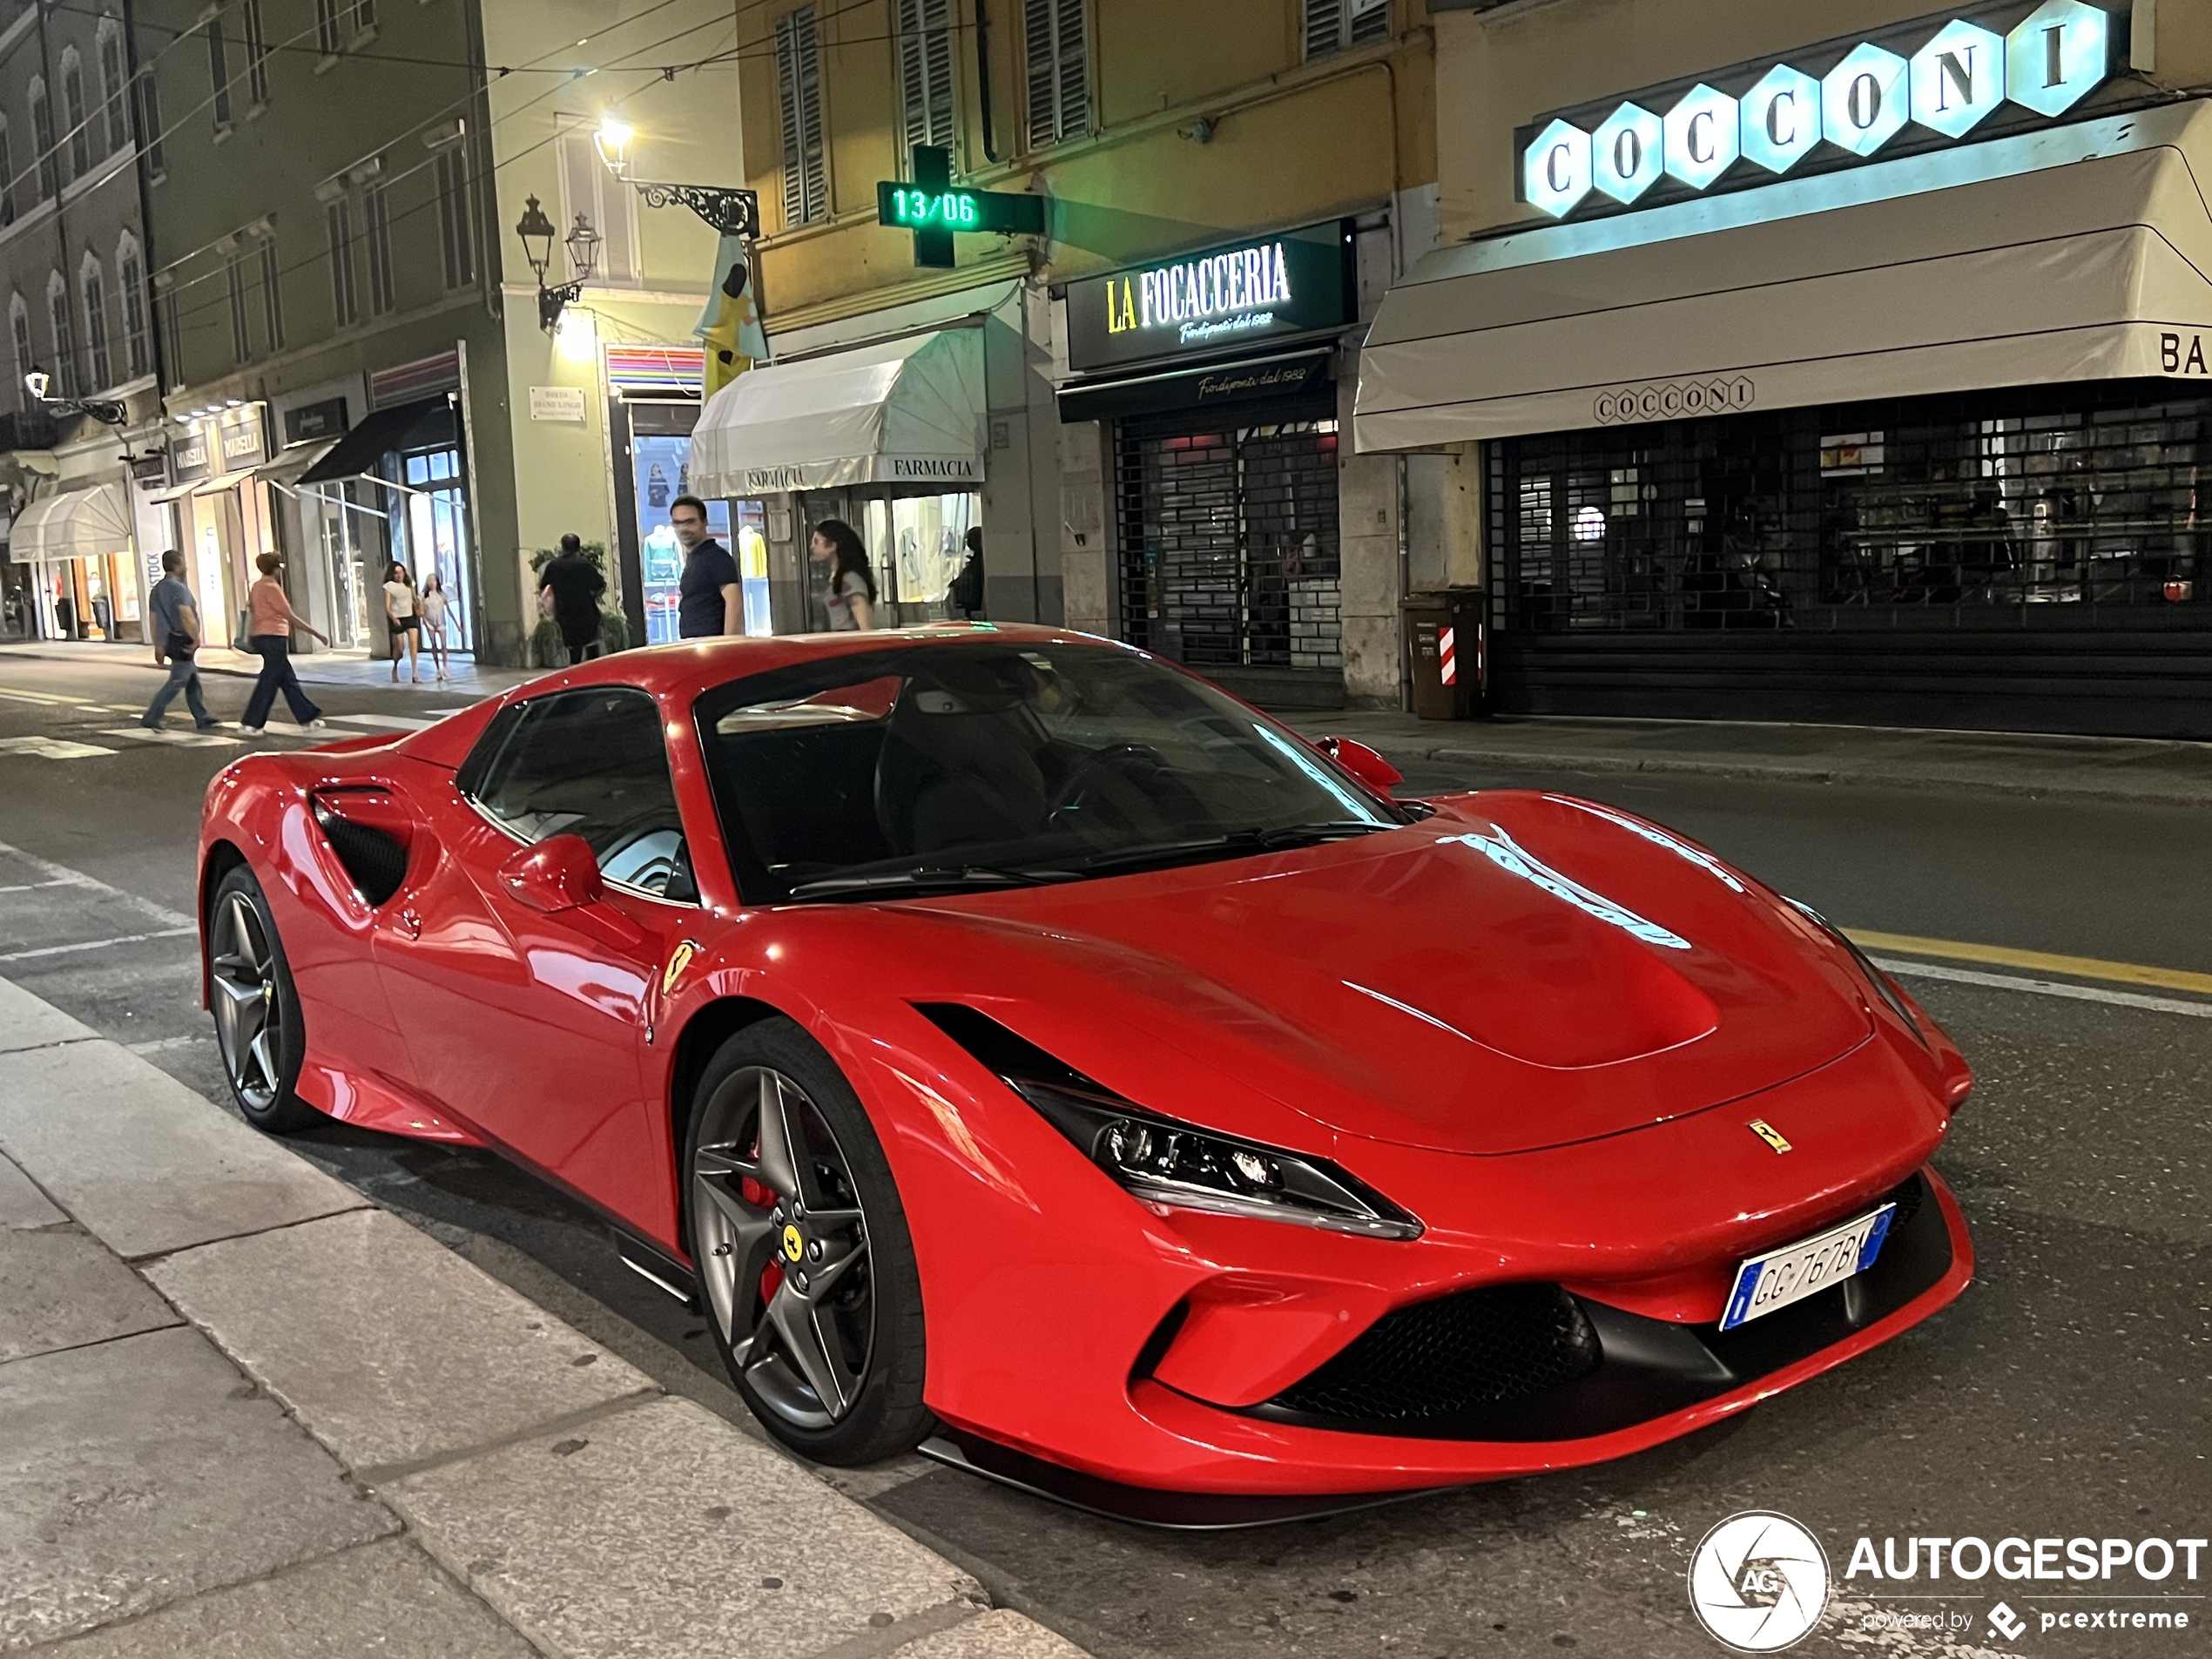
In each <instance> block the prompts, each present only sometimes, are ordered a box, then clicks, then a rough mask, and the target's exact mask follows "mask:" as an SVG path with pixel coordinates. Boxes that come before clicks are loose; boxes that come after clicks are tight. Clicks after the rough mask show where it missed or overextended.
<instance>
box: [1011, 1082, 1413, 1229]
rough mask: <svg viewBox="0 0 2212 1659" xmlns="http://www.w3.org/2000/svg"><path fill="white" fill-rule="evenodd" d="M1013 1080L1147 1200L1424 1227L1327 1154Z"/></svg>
mask: <svg viewBox="0 0 2212 1659" xmlns="http://www.w3.org/2000/svg"><path fill="white" fill-rule="evenodd" d="M1007 1082H1008V1083H1009V1084H1011V1085H1012V1086H1013V1088H1014V1089H1015V1092H1017V1093H1018V1094H1020V1095H1021V1096H1022V1099H1024V1100H1026V1101H1028V1103H1029V1104H1030V1105H1032V1106H1034V1107H1035V1108H1036V1109H1037V1111H1038V1112H1039V1114H1041V1115H1042V1116H1043V1118H1044V1119H1045V1121H1046V1122H1047V1123H1050V1124H1051V1125H1052V1126H1053V1127H1054V1128H1055V1129H1056V1130H1059V1131H1060V1132H1061V1133H1062V1135H1064V1136H1067V1137H1068V1138H1069V1140H1070V1141H1072V1142H1074V1143H1075V1144H1076V1147H1077V1148H1078V1149H1079V1150H1081V1151H1082V1154H1083V1156H1084V1157H1088V1158H1089V1159H1090V1161H1091V1162H1092V1163H1096V1165H1098V1167H1099V1168H1100V1169H1102V1170H1105V1171H1106V1173H1107V1174H1108V1175H1109V1176H1111V1177H1113V1178H1114V1179H1115V1180H1116V1181H1117V1182H1119V1183H1120V1184H1122V1186H1123V1188H1125V1189H1126V1190H1128V1191H1129V1193H1130V1196H1132V1197H1136V1198H1140V1199H1143V1200H1144V1201H1145V1202H1146V1203H1149V1204H1171V1205H1175V1206H1177V1207H1178V1208H1181V1209H1184V1210H1204V1211H1210V1212H1211V1213H1213V1214H1215V1215H1223V1216H1252V1217H1259V1218H1261V1219H1264V1220H1267V1221H1287V1222H1291V1223H1292V1224H1296V1225H1298V1226H1301V1227H1320V1228H1325V1229H1326V1230H1327V1231H1331V1232H1343V1233H1359V1234H1361V1235H1364V1236H1365V1237H1366V1238H1420V1236H1421V1224H1420V1222H1419V1221H1418V1220H1416V1219H1415V1218H1414V1217H1413V1216H1412V1215H1410V1214H1408V1213H1407V1212H1406V1211H1403V1210H1401V1209H1399V1207H1398V1206H1397V1205H1396V1204H1393V1203H1391V1201H1390V1200H1389V1199H1387V1198H1386V1197H1383V1196H1382V1195H1381V1194H1380V1193H1379V1192H1377V1191H1375V1190H1373V1189H1372V1188H1371V1187H1369V1186H1367V1185H1366V1184H1365V1183H1363V1182H1361V1181H1360V1180H1359V1177H1356V1176H1354V1175H1352V1173H1351V1172H1350V1171H1348V1170H1344V1169H1341V1168H1339V1166H1338V1165H1336V1164H1334V1163H1331V1162H1330V1161H1329V1160H1328V1159H1326V1158H1315V1157H1305V1155H1304V1154H1302V1153H1298V1152H1285V1151H1284V1150H1282V1149H1281V1148H1279V1147H1273V1146H1264V1145H1262V1144H1261V1143H1258V1142H1257V1141H1244V1140H1238V1139H1237V1138H1236V1137H1235V1136H1229V1135H1219V1134H1216V1133H1215V1132H1214V1131H1213V1130H1202V1129H1197V1128H1195V1127H1194V1126H1192V1125H1191V1124H1189V1123H1177V1121H1176V1120H1175V1119H1173V1118H1171V1117H1161V1116H1157V1115H1156V1114H1154V1113H1151V1112H1145V1111H1140V1110H1138V1109H1136V1108H1135V1107H1133V1106H1131V1105H1130V1103H1128V1102H1127V1101H1123V1100H1117V1099H1115V1098H1114V1097H1112V1096H1104V1095H1091V1094H1088V1093H1083V1092H1079V1091H1076V1090H1074V1089H1066V1088H1062V1087H1057V1086H1055V1085H1053V1084H1049V1083H1042V1082H1035V1081H1033V1080H1031V1079H1028V1078H1022V1077H1009V1078H1008V1079H1007Z"/></svg>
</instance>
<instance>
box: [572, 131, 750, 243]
mask: <svg viewBox="0 0 2212 1659" xmlns="http://www.w3.org/2000/svg"><path fill="white" fill-rule="evenodd" d="M636 137H637V132H635V131H634V130H633V129H631V128H630V127H627V126H625V125H623V124H622V123H621V122H619V121H617V120H616V119H615V118H613V117H612V116H609V117H607V118H605V119H604V120H603V121H601V122H600V123H599V130H598V131H597V132H595V133H593V134H592V135H591V142H592V144H593V145H594V146H595V147H596V148H597V150H598V152H599V159H600V160H602V161H604V163H606V165H607V171H608V172H610V173H612V174H614V176H615V177H616V178H617V179H621V180H622V181H623V182H624V184H626V185H629V186H630V187H631V189H633V190H635V191H636V192H637V193H638V194H639V195H641V196H643V197H644V199H645V206H648V207H688V208H690V209H691V211H692V212H695V213H697V214H698V216H699V217H700V218H701V219H705V221H706V223H707V225H708V226H709V228H711V230H713V231H714V232H715V233H717V234H718V235H722V236H747V237H751V236H758V235H759V234H760V196H759V192H756V191H751V190H734V189H730V188H728V187H726V186H724V185H672V184H663V183H660V182H658V181H656V180H653V179H632V178H631V176H630V141H631V139H632V138H636Z"/></svg>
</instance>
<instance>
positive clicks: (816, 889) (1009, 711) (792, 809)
mask: <svg viewBox="0 0 2212 1659" xmlns="http://www.w3.org/2000/svg"><path fill="white" fill-rule="evenodd" d="M698 725H699V738H700V743H701V745H702V746H703V747H704V748H705V752H706V754H707V759H708V771H709V775H710V777H711V780H712V783H713V787H714V792H715V800H716V806H717V809H718V812H719V813H720V816H721V820H722V826H723V833H724V836H725V839H726V840H728V842H729V844H730V848H731V855H732V860H733V861H734V862H735V863H736V865H737V869H736V872H735V873H736V875H737V878H738V886H739V888H740V890H741V891H742V892H743V893H744V894H745V898H746V900H747V901H748V902H751V903H763V902H766V903H774V902H778V901H781V900H794V899H795V900H833V899H850V898H854V897H887V896H888V897H896V896H900V895H901V894H915V893H919V892H923V891H933V892H942V891H960V890H969V889H977V888H988V887H1005V886H1024V885H1030V884H1034V883H1037V882H1044V881H1063V880H1082V879H1084V878H1086V877H1089V876H1096V875H1107V874H1121V873H1127V872H1130V871H1131V870H1136V869H1147V868H1158V867H1163V866H1166V865H1170V864H1178V863H1190V862H1196V861H1198V860H1204V859H1207V858H1222V857H1234V856H1238V855H1240V854H1244V853H1258V852H1265V851H1271V850H1275V849H1278V848H1282V847H1286V846H1304V845H1310V844H1312V843H1313V842H1316V841H1319V840H1332V839H1335V838H1338V837H1340V836H1346V835H1359V834H1366V833H1370V832H1372V831H1374V830H1379V829H1387V828H1391V827H1393V826H1397V825H1399V824H1400V823H1403V822H1404V821H1406V820H1405V819H1404V818H1403V817H1402V816H1401V815H1400V814H1399V813H1398V812H1397V811H1396V810H1394V809H1393V807H1392V806H1391V805H1390V804H1389V803H1388V802H1386V801H1384V800H1381V799H1377V798H1376V797H1375V796H1373V795H1371V794H1369V793H1368V792H1366V790H1365V789H1363V788H1361V787H1360V786H1359V785H1358V784H1356V783H1354V782H1353V781H1352V780H1351V779H1349V778H1347V777H1345V775H1344V774H1343V773H1342V772H1339V771H1338V770H1337V769H1336V767H1335V766H1333V765H1331V764H1330V763H1329V762H1327V761H1326V760H1325V759H1322V757H1321V756H1320V755H1318V754H1317V753H1316V752H1314V751H1313V750H1312V748H1310V747H1309V746H1308V745H1306V744H1305V742H1303V741H1302V740H1301V739H1299V738H1298V737H1297V736H1296V734H1294V733H1291V732H1285V730H1283V729H1282V728H1281V727H1279V726H1277V725H1274V724H1273V723H1272V722H1270V721H1267V720H1264V719H1263V718H1259V717H1258V716H1255V715H1254V714H1253V713H1252V712H1251V711H1250V710H1248V709H1246V708H1244V707H1243V706H1241V705H1238V703H1236V702H1235V701H1234V700H1232V699H1231V698H1228V697H1226V696H1224V695H1223V694H1222V693H1220V692H1218V691H1215V690H1213V689H1212V688H1211V686H1208V685H1204V684H1203V683H1202V682H1200V681H1197V680H1195V679H1192V678H1190V676H1188V675H1186V674H1183V673H1181V672H1178V671H1176V670H1174V669H1171V668H1168V667H1166V666H1164V665H1163V664H1159V663H1157V662H1155V661H1153V660H1152V659H1150V658H1147V657H1144V656H1143V655H1141V654H1140V653H1138V652H1136V651H1129V650H1124V649H1122V648H1119V647H1116V646H1112V645H1105V644H1083V643H1061V642H1049V643H1046V644H1035V643H1031V642H1028V641H1015V640H1007V639H1000V638H992V637H988V636H986V637H954V638H944V639H934V640H906V641H901V642H900V643H898V644H893V645H890V646H887V648H886V649H884V650H881V651H864V652H860V653H855V654H853V655H848V656H837V657H831V658H821V659H818V660H816V661H813V662H806V663H799V664H792V665H791V666H789V667H786V668H782V669H778V670H775V671H772V672H770V673H765V674H757V675H754V676H752V677H751V678H746V679H742V680H736V681H733V682H732V683H731V684H729V685H723V686H718V687H717V688H715V689H714V690H713V691H710V692H708V693H707V694H706V695H705V696H704V697H702V698H700V699H699V701H698Z"/></svg>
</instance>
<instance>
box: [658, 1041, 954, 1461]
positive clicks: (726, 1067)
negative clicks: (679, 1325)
mask: <svg viewBox="0 0 2212 1659" xmlns="http://www.w3.org/2000/svg"><path fill="white" fill-rule="evenodd" d="M763 1123H773V1124H780V1125H781V1126H782V1127H781V1128H780V1129H779V1130H774V1131H773V1132H772V1133H771V1134H770V1135H768V1136H765V1138H764V1136H763V1134H762V1125H763ZM684 1139H685V1144H684V1164H683V1170H684V1242H685V1245H686V1246H687V1247H688V1248H689V1250H690V1251H691V1259H692V1261H693V1262H694V1263H696V1264H697V1265H698V1279H699V1288H700V1291H701V1300H702V1301H703V1302H704V1303H705V1306H706V1320H707V1327H708V1329H709V1330H711V1332H713V1335H714V1344H715V1346H716V1347H717V1348H718V1349H719V1350H720V1351H721V1354H722V1362H723V1364H724V1365H725V1366H728V1367H729V1371H730V1376H731V1379H732V1381H733V1382H734V1383H735V1384H736V1386H737V1390H738V1393H739V1394H741V1395H743V1396H744V1398H745V1404H746V1406H749V1407H751V1409H752V1413H753V1415H754V1416H756V1417H758V1418H759V1420H760V1421H761V1423H762V1425H763V1426H765V1428H766V1429H767V1430H768V1432H769V1433H771V1434H772V1435H773V1436H775V1438H776V1439H777V1440H780V1441H781V1442H782V1443H783V1444H784V1445H785V1446H786V1447H790V1448H791V1449H792V1451H794V1452H797V1453H799V1454H801V1455H802V1456H805V1457H807V1458H811V1459H813V1460H814V1461H816V1462H818V1463H831V1464H856V1463H873V1462H875V1461H876V1460H879V1459H881V1458H887V1457H893V1456H895V1455H897V1454H898V1453H901V1452H908V1451H912V1450H913V1449H914V1447H915V1446H916V1445H918V1444H919V1443H920V1442H921V1440H922V1439H923V1437H924V1436H925V1435H927V1433H929V1432H930V1430H931V1429H932V1428H933V1427H934V1419H932V1418H931V1416H930V1414H929V1411H928V1408H927V1406H924V1405H923V1404H922V1398H921V1395H922V1381H923V1376H924V1368H925V1367H924V1361H925V1356H926V1343H925V1340H924V1332H923V1322H922V1309H921V1275H920V1273H919V1272H918V1271H916V1269H915V1266H914V1241H913V1238H911V1236H910V1235H909V1234H908V1232H907V1217H906V1210H905V1207H904V1206H903V1205H902V1204H900V1201H899V1190H898V1188H897V1186H896V1185H895V1184H894V1182H893V1180H892V1178H891V1166H890V1164H889V1163H888V1162H887V1161H886V1159H885V1157H884V1156H883V1146H882V1143H881V1142H880V1141H879V1140H877V1138H876V1135H875V1130H874V1129H873V1127H872V1126H871V1125H870V1124H869V1123H868V1120H867V1112H866V1111H865V1110H864V1109H862V1107H861V1105H860V1099H859V1097H858V1096H855V1095H854V1094H853V1089H852V1085H850V1084H849V1083H847V1082H846V1080H845V1077H844V1075H843V1074H842V1073H840V1071H839V1070H838V1069H837V1067H836V1065H835V1063H834V1062H832V1061H831V1059H830V1057H829V1056H828V1055H826V1054H825V1053H824V1052H823V1051H822V1049H820V1047H819V1045H817V1044H816V1043H815V1042H813V1039H812V1038H810V1037H809V1036H807V1035H806V1033H805V1032H804V1031H803V1030H801V1029H800V1028H799V1026H797V1025H796V1024H794V1023H793V1022H791V1021H789V1020H786V1019H780V1018H779V1019H769V1020H764V1021H762V1022H759V1024H756V1025H752V1026H748V1027H746V1028H745V1029H744V1030H742V1031H740V1032H738V1034H737V1035H734V1036H732V1037H731V1038H730V1039H729V1040H728V1041H727V1042H725V1043H724V1044H723V1045H722V1047H721V1048H720V1049H718V1050H717V1051H716V1053H715V1055H714V1058H713V1059H712V1060H711V1061H710V1062H708V1063H707V1068H706V1072H705V1076H702V1077H701V1078H700V1079H699V1085H698V1093H697V1094H696V1095H695V1096H693V1100H692V1106H691V1121H690V1126H689V1128H688V1129H687V1130H685V1137H684ZM802 1142H803V1143H804V1147H805V1156H804V1157H786V1156H785V1155H783V1153H782V1152H781V1150H779V1149H780V1148H781V1147H784V1146H795V1145H797V1144H798V1143H802Z"/></svg>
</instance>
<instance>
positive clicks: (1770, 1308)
mask: <svg viewBox="0 0 2212 1659" xmlns="http://www.w3.org/2000/svg"><path fill="white" fill-rule="evenodd" d="M1896 1213H1897V1206H1896V1205H1895V1204H1884V1205H1883V1206H1882V1207H1881V1208H1880V1209H1879V1210H1870V1211H1867V1213H1866V1214H1865V1215H1863V1216H1861V1217H1858V1219H1857V1220H1856V1221H1847V1222H1845V1223H1844V1224H1843V1225H1842V1226H1840V1227H1831V1228H1830V1229H1829V1230H1828V1231H1826V1232H1824V1233H1822V1234H1820V1235H1819V1236H1818V1237H1817V1238H1807V1239H1804V1240H1802V1241H1800V1242H1799V1243H1797V1244H1784V1246H1783V1247H1782V1248H1781V1249H1780V1250H1771V1251H1768V1252H1767V1253H1766V1254H1765V1255H1764V1256H1754V1257H1752V1258H1750V1260H1749V1261H1747V1262H1745V1263H1744V1264H1743V1266H1741V1267H1739V1268H1737V1270H1736V1288H1735V1289H1734V1290H1733V1291H1730V1292H1729V1297H1728V1312H1726V1313H1724V1314H1723V1315H1722V1316H1721V1329H1722V1330H1723V1331H1733V1330H1734V1329H1736V1327H1737V1325H1742V1324H1743V1323H1744V1322H1745V1321H1746V1320H1749V1319H1756V1318H1761V1317H1762V1316H1764V1315H1765V1314H1769V1313H1771V1312H1774V1311H1775V1310H1776V1309H1777V1308H1786V1307H1788V1306H1789V1305H1790V1304H1791V1303H1792V1302H1802V1301H1803V1300H1804V1298H1806V1297H1808V1296H1811V1295H1812V1294H1814V1293H1815V1292H1816V1291H1824V1290H1826V1289H1827V1288H1828V1287H1829V1286H1830V1285H1840V1284H1842V1283H1843V1282H1844V1280H1845V1279H1847V1278H1851V1276H1852V1275H1854V1274H1857V1273H1863V1272H1865V1271H1866V1270H1867V1269H1868V1268H1870V1267H1871V1266H1873V1265H1874V1258H1875V1257H1877V1256H1878V1255H1880V1254H1881V1253H1882V1241H1883V1240H1884V1239H1885V1238H1888V1237H1889V1236H1890V1217H1892V1216H1894V1215H1895V1214H1896Z"/></svg>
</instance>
